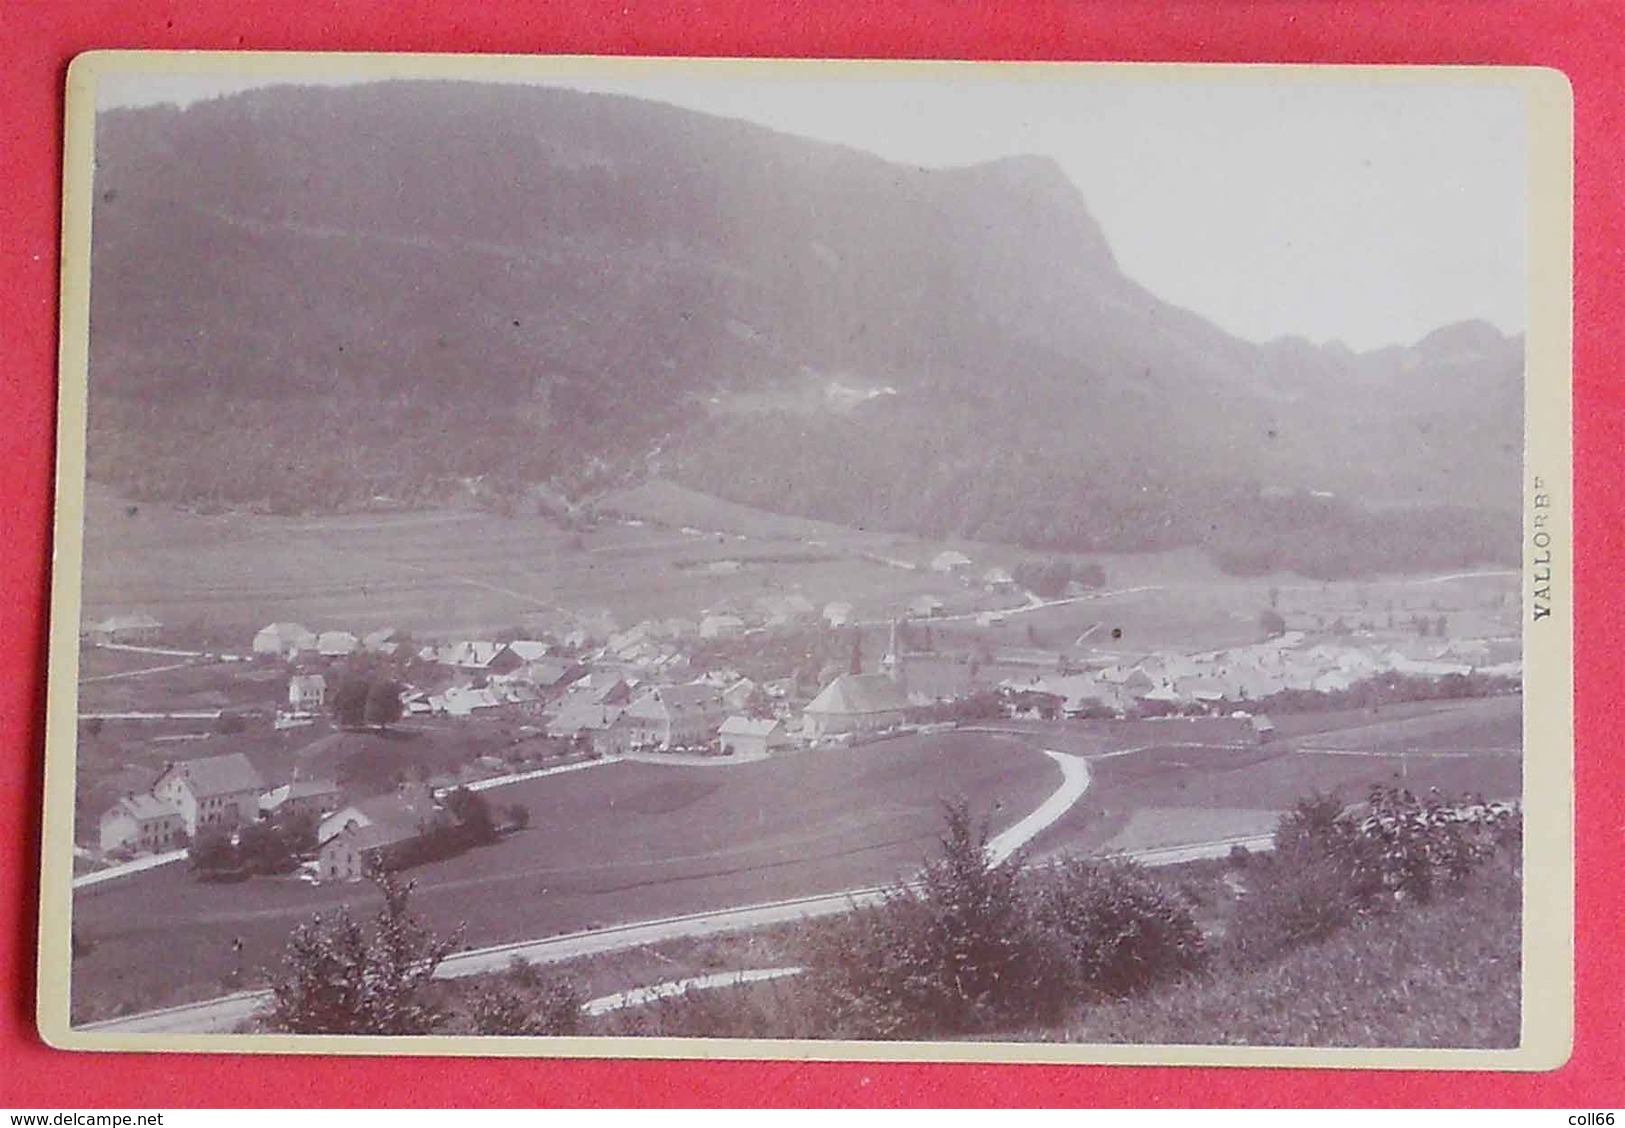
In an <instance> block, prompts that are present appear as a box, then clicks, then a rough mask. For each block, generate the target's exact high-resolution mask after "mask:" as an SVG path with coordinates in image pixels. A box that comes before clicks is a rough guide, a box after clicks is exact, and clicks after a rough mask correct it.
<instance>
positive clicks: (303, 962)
mask: <svg viewBox="0 0 1625 1128" xmlns="http://www.w3.org/2000/svg"><path fill="white" fill-rule="evenodd" d="M368 877H369V878H370V879H371V881H372V882H373V884H374V885H376V886H377V887H378V891H379V892H380V893H382V894H383V898H384V905H383V908H382V910H381V911H380V912H379V913H378V916H377V918H376V919H375V921H374V923H373V928H372V930H371V932H370V933H369V932H368V931H367V930H366V929H364V928H363V927H362V926H361V924H360V923H359V922H357V921H356V920H355V919H354V918H353V917H351V916H350V913H349V910H348V909H346V908H341V909H339V911H338V913H337V914H336V915H335V916H334V917H332V918H331V919H329V920H326V921H324V920H323V919H322V917H321V916H320V915H317V916H316V917H314V918H313V919H312V920H311V921H310V922H309V923H306V924H301V925H300V926H299V927H298V928H296V929H294V931H293V934H292V935H291V936H290V937H289V938H288V945H287V950H286V952H285V953H284V955H283V964H282V967H281V969H279V970H278V972H277V973H276V974H275V976H274V978H273V981H272V984H271V1004H270V1008H269V1010H268V1012H267V1013H265V1014H264V1016H263V1021H264V1023H265V1026H266V1028H267V1029H269V1030H273V1031H277V1032H280V1033H285V1034H428V1033H431V1032H433V1031H434V1030H435V1029H436V1027H437V1026H439V1025H440V1023H441V1022H442V1020H443V1018H444V1015H443V1013H442V1011H441V1010H440V1008H439V1007H438V1006H436V1005H435V1003H434V1002H433V1000H432V999H431V997H430V995H429V992H428V987H429V984H430V981H431V980H433V978H434V974H435V970H436V969H437V968H439V966H440V963H441V961H442V960H444V959H445V958H446V957H447V956H448V955H450V954H451V953H452V952H453V951H455V950H456V949H457V946H458V945H459V944H460V943H461V941H462V937H461V933H460V932H459V933H458V934H456V935H453V936H452V937H450V938H448V939H444V940H442V939H439V938H437V937H436V936H435V935H434V934H433V933H432V932H430V931H429V930H428V928H427V927H425V926H424V925H423V923H422V922H421V921H419V920H418V919H417V918H416V917H414V916H412V915H411V913H410V911H409V908H408V900H409V898H410V896H411V893H412V886H411V885H410V884H407V883H402V882H400V881H397V880H396V879H395V878H394V877H392V876H391V875H390V874H389V873H387V872H386V871H384V870H382V869H376V868H375V869H373V870H371V871H370V872H369V873H368Z"/></svg>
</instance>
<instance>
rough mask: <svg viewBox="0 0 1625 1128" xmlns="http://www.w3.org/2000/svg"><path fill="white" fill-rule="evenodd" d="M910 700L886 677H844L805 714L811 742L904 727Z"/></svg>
mask: <svg viewBox="0 0 1625 1128" xmlns="http://www.w3.org/2000/svg"><path fill="white" fill-rule="evenodd" d="M907 709H908V700H907V698H905V697H904V696H903V693H902V690H900V689H899V688H898V686H897V683H896V682H894V681H892V680H891V679H890V678H888V677H886V676H885V675H884V674H841V675H840V676H839V677H837V678H836V679H835V680H834V681H832V682H830V683H829V685H827V686H825V687H824V690H823V692H821V693H820V694H819V695H818V696H817V697H815V698H813V699H812V701H811V702H810V703H809V704H808V705H807V708H806V709H805V710H803V726H804V731H805V732H806V735H807V736H809V737H812V738H815V739H816V738H818V737H823V736H836V735H839V734H841V733H848V732H880V731H882V730H885V729H890V728H896V727H897V726H898V725H900V724H902V723H903V719H904V715H905V712H906V711H907Z"/></svg>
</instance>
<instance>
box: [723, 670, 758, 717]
mask: <svg viewBox="0 0 1625 1128" xmlns="http://www.w3.org/2000/svg"><path fill="white" fill-rule="evenodd" d="M756 693H757V686H756V683H755V682H753V681H751V680H750V679H749V678H740V679H738V680H737V681H733V682H730V683H729V684H728V685H727V686H726V687H725V688H724V689H723V691H722V704H723V707H724V708H726V709H728V710H730V711H732V712H735V713H742V712H744V711H745V710H746V709H747V708H748V707H749V706H750V703H751V699H752V698H754V697H755V696H756Z"/></svg>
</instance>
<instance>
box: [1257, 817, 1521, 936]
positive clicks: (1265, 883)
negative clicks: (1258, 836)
mask: <svg viewBox="0 0 1625 1128" xmlns="http://www.w3.org/2000/svg"><path fill="white" fill-rule="evenodd" d="M1521 835H1522V817H1521V814H1520V812H1519V811H1518V809H1517V807H1516V806H1512V805H1508V804H1493V803H1485V802H1483V801H1482V800H1461V801H1454V802H1452V801H1447V800H1446V799H1444V798H1443V797H1442V796H1441V795H1439V793H1438V792H1436V791H1434V792H1429V793H1428V794H1427V795H1426V796H1421V797H1419V796H1416V795H1414V794H1412V793H1411V792H1409V791H1405V790H1402V789H1398V788H1390V787H1380V786H1379V787H1375V788H1373V789H1372V791H1371V794H1370V798H1369V799H1368V800H1367V802H1365V803H1364V804H1359V805H1356V806H1349V807H1345V806H1344V805H1343V804H1341V803H1340V802H1339V801H1338V800H1337V799H1336V798H1335V797H1333V796H1330V795H1313V796H1310V797H1309V798H1307V799H1303V800H1300V801H1299V802H1298V803H1297V804H1295V805H1294V806H1293V808H1292V809H1291V810H1290V811H1288V812H1287V813H1286V814H1285V815H1283V816H1282V817H1281V820H1280V823H1279V825H1278V827H1277V829H1276V833H1275V846H1276V849H1275V853H1274V855H1273V856H1272V857H1269V858H1268V859H1265V860H1263V861H1262V864H1260V865H1257V866H1255V867H1253V868H1252V869H1251V871H1250V872H1251V874H1252V889H1251V891H1250V893H1249V895H1248V897H1247V898H1246V899H1245V900H1244V901H1243V903H1242V904H1241V906H1240V907H1239V908H1238V910H1237V913H1236V919H1235V921H1234V922H1233V924H1232V926H1231V929H1230V933H1229V943H1228V947H1229V949H1230V952H1231V954H1232V956H1233V957H1235V958H1236V959H1238V960H1239V961H1240V962H1242V963H1250V964H1257V963H1260V962H1263V961H1267V960H1271V959H1275V958H1277V957H1279V956H1280V955H1281V954H1283V953H1284V952H1287V951H1289V950H1291V949H1293V948H1296V947H1298V946H1301V945H1303V944H1306V943H1311V942H1314V941H1318V940H1321V939H1324V938H1325V937H1327V936H1330V935H1331V934H1332V933H1334V932H1336V931H1337V930H1338V929H1341V928H1344V927H1346V926H1348V925H1350V924H1353V923H1355V922H1356V921H1359V920H1362V919H1364V918H1366V917H1370V916H1373V915H1375V914H1378V913H1381V912H1384V911H1386V910H1389V909H1392V908H1393V907H1394V906H1396V905H1398V904H1402V903H1406V902H1410V903H1417V904H1426V903H1428V902H1429V901H1431V900H1433V898H1434V897H1435V896H1436V895H1437V894H1438V893H1439V892H1440V891H1443V890H1453V889H1457V888H1459V887H1460V886H1461V884H1462V882H1463V881H1464V880H1465V879H1466V878H1467V877H1468V875H1470V874H1471V873H1473V872H1474V871H1475V870H1477V869H1478V868H1479V867H1481V866H1482V865H1483V864H1484V863H1485V862H1487V861H1488V860H1489V859H1491V858H1493V857H1495V856H1497V854H1501V855H1513V854H1515V853H1516V851H1517V848H1518V846H1519V844H1520V839H1521Z"/></svg>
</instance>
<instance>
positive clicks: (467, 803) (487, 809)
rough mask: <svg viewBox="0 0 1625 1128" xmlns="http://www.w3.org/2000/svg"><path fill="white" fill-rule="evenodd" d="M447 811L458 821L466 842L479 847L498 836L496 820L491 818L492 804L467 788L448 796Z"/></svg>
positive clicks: (457, 790)
mask: <svg viewBox="0 0 1625 1128" xmlns="http://www.w3.org/2000/svg"><path fill="white" fill-rule="evenodd" d="M446 810H448V811H450V812H451V817H452V818H454V819H456V820H457V829H458V832H459V833H460V835H461V836H462V839H463V841H464V842H466V843H468V844H470V845H476V846H477V845H479V844H480V843H482V842H489V841H491V840H492V839H493V838H495V837H496V836H497V831H496V820H495V819H493V818H492V817H491V804H490V803H489V802H487V801H486V798H485V796H483V795H481V794H480V793H479V792H477V791H470V790H469V789H468V788H466V787H459V788H456V789H454V790H452V791H451V792H449V793H448V794H447V795H446Z"/></svg>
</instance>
